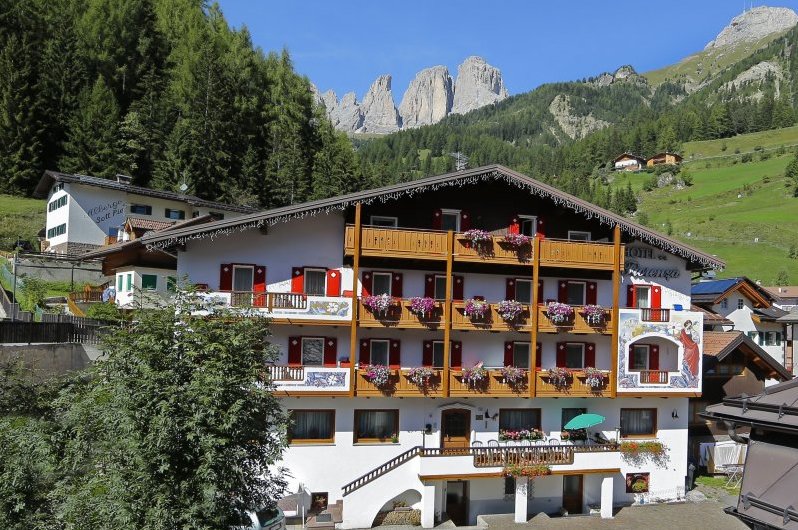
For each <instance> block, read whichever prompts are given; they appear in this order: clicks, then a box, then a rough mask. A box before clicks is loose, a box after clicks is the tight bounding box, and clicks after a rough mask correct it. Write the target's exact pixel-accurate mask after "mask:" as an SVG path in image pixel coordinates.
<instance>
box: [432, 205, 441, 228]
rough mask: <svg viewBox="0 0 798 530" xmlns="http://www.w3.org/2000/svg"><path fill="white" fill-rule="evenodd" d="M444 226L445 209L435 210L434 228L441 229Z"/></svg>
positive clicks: (433, 215)
mask: <svg viewBox="0 0 798 530" xmlns="http://www.w3.org/2000/svg"><path fill="white" fill-rule="evenodd" d="M442 227H443V211H441V209H440V208H439V209H437V210H435V212H434V213H433V214H432V229H433V230H440V229H441V228H442Z"/></svg>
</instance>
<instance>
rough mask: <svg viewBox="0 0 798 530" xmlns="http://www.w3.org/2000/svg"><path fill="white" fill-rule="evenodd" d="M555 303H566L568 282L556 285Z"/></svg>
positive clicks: (562, 281) (560, 282) (564, 281)
mask: <svg viewBox="0 0 798 530" xmlns="http://www.w3.org/2000/svg"><path fill="white" fill-rule="evenodd" d="M557 301H558V302H561V303H563V304H564V303H566V302H568V281H567V280H560V281H559V283H558V284H557Z"/></svg>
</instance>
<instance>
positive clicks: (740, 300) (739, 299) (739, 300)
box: [737, 298, 745, 309]
mask: <svg viewBox="0 0 798 530" xmlns="http://www.w3.org/2000/svg"><path fill="white" fill-rule="evenodd" d="M744 307H745V302H744V301H743V299H742V298H738V299H737V309H742V308H744Z"/></svg>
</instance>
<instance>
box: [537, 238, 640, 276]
mask: <svg viewBox="0 0 798 530" xmlns="http://www.w3.org/2000/svg"><path fill="white" fill-rule="evenodd" d="M614 250H615V248H614V245H613V244H612V243H596V242H593V241H562V240H556V239H544V240H542V241H541V242H540V264H541V265H543V266H547V267H568V268H585V269H608V270H612V267H613V264H614V263H615V257H614ZM623 256H624V251H623V248H621V263H620V266H621V268H623Z"/></svg>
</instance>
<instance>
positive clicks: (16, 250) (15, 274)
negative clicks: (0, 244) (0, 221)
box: [11, 236, 22, 322]
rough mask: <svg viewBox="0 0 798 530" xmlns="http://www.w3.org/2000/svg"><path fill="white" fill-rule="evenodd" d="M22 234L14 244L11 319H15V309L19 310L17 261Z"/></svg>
mask: <svg viewBox="0 0 798 530" xmlns="http://www.w3.org/2000/svg"><path fill="white" fill-rule="evenodd" d="M21 238H22V236H17V241H16V243H15V244H14V288H13V291H12V293H13V295H12V296H13V298H14V304H13V306H12V307H13V310H12V311H11V321H12V322H13V321H15V320H16V319H17V311H19V301H18V300H17V265H18V262H19V241H20V239H21Z"/></svg>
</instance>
